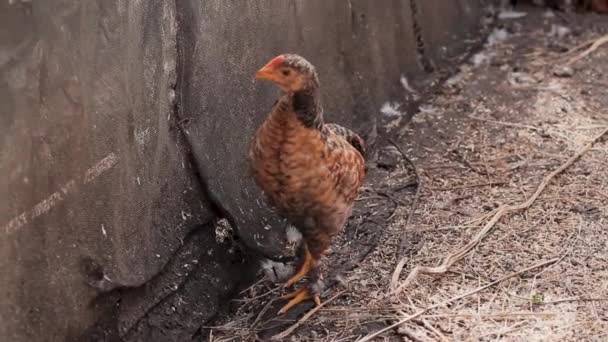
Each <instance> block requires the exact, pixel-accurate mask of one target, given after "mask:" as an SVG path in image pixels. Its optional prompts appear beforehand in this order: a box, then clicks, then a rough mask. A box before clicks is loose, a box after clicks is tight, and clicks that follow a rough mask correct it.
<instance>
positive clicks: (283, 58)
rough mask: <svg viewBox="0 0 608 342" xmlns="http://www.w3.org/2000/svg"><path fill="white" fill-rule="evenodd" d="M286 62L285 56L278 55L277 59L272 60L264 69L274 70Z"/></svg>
mask: <svg viewBox="0 0 608 342" xmlns="http://www.w3.org/2000/svg"><path fill="white" fill-rule="evenodd" d="M284 61H285V56H283V55H278V56H276V57H275V58H273V59H271V60H270V62H268V63H267V64H266V65H265V66H264V67H265V68H272V67H274V66H276V65H279V64H281V63H283V62H284Z"/></svg>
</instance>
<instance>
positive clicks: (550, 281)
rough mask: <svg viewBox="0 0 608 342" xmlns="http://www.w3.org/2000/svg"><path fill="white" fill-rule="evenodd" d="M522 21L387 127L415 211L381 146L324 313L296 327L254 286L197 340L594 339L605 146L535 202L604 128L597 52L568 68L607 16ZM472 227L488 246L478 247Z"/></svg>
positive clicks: (338, 247) (271, 287) (599, 305)
mask: <svg viewBox="0 0 608 342" xmlns="http://www.w3.org/2000/svg"><path fill="white" fill-rule="evenodd" d="M524 11H525V12H526V13H527V15H526V16H524V17H522V18H517V19H504V20H501V21H499V22H498V25H499V26H498V27H497V28H496V29H495V30H494V32H493V33H492V34H491V35H490V37H489V38H488V42H487V43H486V45H485V47H484V48H483V50H482V51H480V52H478V53H476V54H475V55H473V56H472V57H471V58H470V60H469V61H468V62H467V63H465V64H464V65H462V66H461V67H460V71H459V72H458V73H457V74H456V75H454V76H453V77H451V78H450V79H449V80H448V81H447V82H445V84H444V85H443V86H442V87H441V88H440V89H439V91H438V92H437V93H436V94H434V95H433V96H431V97H430V98H429V99H428V100H427V101H426V102H425V103H424V104H423V105H422V106H420V108H419V111H418V112H417V113H416V114H415V115H414V117H413V119H412V121H411V122H409V123H408V124H407V125H406V126H403V125H395V127H394V128H393V131H392V134H394V136H396V137H398V138H397V139H396V140H395V141H396V142H397V145H399V146H400V147H401V150H402V151H403V154H404V155H405V156H407V158H409V159H410V160H411V161H412V162H413V164H415V165H416V169H417V171H418V174H419V184H418V186H419V189H420V192H419V197H416V196H415V193H416V189H417V187H416V180H417V177H416V175H415V172H414V170H413V168H412V167H411V165H410V163H408V162H407V160H406V159H404V158H403V157H402V155H401V153H400V152H399V151H398V149H397V148H395V147H394V146H393V145H391V144H389V143H388V142H387V143H382V144H383V145H382V146H381V148H380V149H379V151H378V153H377V154H376V155H375V156H374V157H373V158H371V159H370V176H369V177H368V180H367V184H366V186H365V189H364V191H363V192H362V194H361V196H360V198H359V199H358V202H357V207H356V209H355V213H354V215H353V218H352V220H351V222H350V223H349V225H348V227H347V229H346V230H345V232H344V234H343V235H342V236H340V238H339V239H338V240H337V241H336V242H335V243H334V244H333V247H332V252H331V253H330V255H329V256H328V258H327V260H325V264H326V265H327V271H328V272H329V273H330V274H331V275H330V276H329V277H330V278H331V279H332V280H330V281H328V285H329V286H328V288H327V290H326V291H325V293H324V294H323V296H322V297H323V300H324V301H325V302H326V304H324V305H323V306H322V307H321V308H320V309H319V310H316V311H314V312H312V314H311V315H309V316H305V317H304V318H301V314H302V313H303V311H308V312H310V308H312V307H313V306H312V304H310V303H308V304H306V305H305V304H303V305H301V307H303V308H304V309H300V311H297V310H296V311H297V313H296V314H299V315H300V316H299V317H296V316H293V315H292V316H286V317H281V316H276V314H275V313H276V309H274V308H275V306H274V305H275V304H276V303H275V302H276V300H275V299H276V297H277V296H278V295H280V294H281V291H283V290H282V289H281V288H280V286H279V285H276V284H275V283H273V282H271V281H269V280H268V277H264V278H261V280H260V281H259V282H258V283H257V284H255V285H254V286H252V287H250V288H248V289H246V290H245V291H243V292H242V294H241V296H240V297H239V298H237V299H235V300H234V302H233V303H231V306H230V312H229V314H228V315H227V316H225V317H223V318H222V319H220V320H218V321H217V322H215V323H214V325H213V326H210V327H206V328H205V329H204V331H203V336H206V337H208V338H209V340H212V341H255V340H266V339H269V338H271V336H275V337H274V339H275V340H279V341H357V340H371V341H468V340H475V341H477V340H479V341H489V340H497V341H524V340H525V341H581V340H586V341H606V340H608V173H607V171H606V169H607V168H608V143H607V142H606V137H603V138H600V139H598V141H597V142H596V144H595V145H593V146H592V147H591V148H590V149H588V150H586V151H584V153H583V154H582V155H581V157H580V158H578V159H576V160H575V161H574V162H573V163H572V165H571V166H569V167H568V168H566V169H565V170H564V171H563V172H558V173H556V174H555V176H554V177H553V178H551V179H550V180H549V182H548V183H547V184H546V186H545V187H543V188H542V189H541V190H542V191H540V192H539V193H538V196H537V197H536V196H533V194H534V193H535V191H537V189H538V188H539V186H540V185H541V183H542V182H543V179H544V178H546V177H548V176H549V175H550V174H551V173H552V171H554V170H557V169H558V168H560V166H562V165H564V164H565V163H566V162H567V161H568V160H569V158H571V157H572V156H574V155H575V154H576V153H577V152H579V151H581V150H583V148H584V147H585V146H586V145H587V144H588V143H590V142H591V141H592V140H593V139H594V138H596V137H597V136H598V135H600V134H601V133H602V132H604V131H605V130H606V129H608V111H606V108H608V43H607V44H605V45H602V46H599V47H598V48H597V49H594V50H593V51H590V53H588V54H587V55H586V56H584V57H583V58H580V59H576V56H580V55H581V54H582V53H584V52H585V50H586V49H588V48H589V47H590V46H592V45H591V43H592V42H594V41H596V40H597V39H598V38H600V37H602V36H605V35H606V34H608V16H599V15H594V14H585V15H583V14H567V13H559V14H555V13H550V12H545V11H544V10H541V9H532V8H526V9H525V10H524ZM598 42H601V41H598ZM585 43H586V44H585ZM404 91H411V88H410V89H409V90H408V89H405V90H404ZM415 198H418V200H417V203H415V205H414V206H412V202H413V201H414V199H415ZM526 201H528V202H531V203H528V204H530V205H529V206H525V207H523V206H522V207H521V208H515V209H516V210H511V211H509V210H507V211H506V212H505V210H504V208H503V206H504V205H519V204H522V203H525V202H526ZM411 208H414V210H413V213H412V215H411V219H410V222H408V217H409V216H410V215H409V213H410V210H411ZM501 208H503V209H502V210H501ZM497 214H498V215H500V216H496V215H497ZM493 217H494V218H497V220H495V224H493V225H492V223H493V222H494V221H492V222H491V219H492V218H493ZM488 222H490V223H488ZM484 226H485V227H486V228H488V230H487V234H481V236H480V235H478V233H479V232H480V231H482V229H483V228H484ZM469 243H471V244H470V246H471V248H470V250H463V247H464V246H466V245H467V244H469ZM459 252H462V253H460V255H459V256H458V257H455V258H453V260H452V259H448V260H447V261H453V263H452V262H449V263H448V264H447V265H446V266H447V267H445V269H444V270H435V271H436V272H435V273H436V274H424V273H420V274H418V276H417V277H415V278H413V279H412V281H411V282H410V283H409V284H405V280H406V278H407V277H408V274H410V272H411V271H412V270H413V269H414V268H415V267H416V266H429V267H434V266H440V265H441V264H442V262H444V260H445V259H446V257H448V256H450V255H451V253H459ZM400 260H403V262H402V263H401V264H400V265H402V266H403V269H402V270H401V271H400V272H395V270H396V268H397V271H398V268H399V267H398V266H400V265H398V263H399V261H400ZM439 271H443V272H439ZM273 310H275V311H273ZM271 311H272V312H271ZM269 312H271V313H270V314H269ZM294 315H295V314H294ZM298 319H300V322H299V323H296V321H297V320H298ZM290 327H295V329H291V330H288V329H290ZM375 333H377V335H373V336H372V335H371V334H375ZM280 334H282V335H280ZM277 335H278V336H277ZM366 336H367V337H366Z"/></svg>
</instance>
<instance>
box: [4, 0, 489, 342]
mask: <svg viewBox="0 0 608 342" xmlns="http://www.w3.org/2000/svg"><path fill="white" fill-rule="evenodd" d="M411 1H415V0H411ZM411 1H406V0H374V1H372V0H349V1H334V2H328V1H325V0H308V1H299V0H289V1H286V0H266V1H246V0H242V1H241V0H240V1H230V2H228V1H222V0H208V1H205V0H176V1H142V2H135V1H120V0H103V1H102V0H97V1H73V0H46V1H36V0H34V1H18V0H16V1H10V2H7V1H3V2H0V135H1V136H2V138H1V139H2V144H1V145H0V151H1V154H0V175H1V177H0V189H1V190H2V196H1V197H0V274H2V277H0V289H2V295H3V296H2V298H3V299H2V305H0V317H1V319H0V337H1V339H2V340H6V341H55V340H63V339H65V338H67V337H73V338H76V339H84V338H85V336H88V337H91V336H96V338H97V339H102V340H103V339H107V338H109V337H108V336H113V338H119V337H120V338H122V339H125V340H145V339H153V340H161V338H160V337H159V336H164V337H166V339H167V340H183V339H184V338H187V337H189V336H191V335H192V334H194V333H195V331H196V330H197V327H198V326H200V325H201V324H203V323H204V321H205V320H206V319H209V318H210V317H211V316H213V314H214V313H215V312H216V311H217V308H218V306H219V303H220V302H221V300H222V298H225V297H226V296H229V295H230V293H231V291H232V290H233V289H234V288H235V286H237V284H238V283H239V282H240V281H247V280H248V278H247V277H244V276H242V274H243V270H251V269H253V268H254V267H253V266H252V265H251V264H250V263H247V260H250V259H252V258H254V257H257V256H260V255H263V256H269V257H280V256H281V255H282V254H283V253H284V251H283V245H282V241H283V231H284V228H285V224H284V222H282V221H280V220H279V219H277V218H276V216H275V215H273V213H272V211H271V210H270V209H269V208H268V207H266V206H265V205H264V203H263V202H262V201H261V199H260V197H259V191H258V190H257V188H256V187H255V186H253V183H252V181H251V178H250V177H249V176H248V174H247V172H246V165H245V159H244V157H245V152H246V148H247V144H248V141H249V139H250V137H251V135H252V132H253V130H254V128H255V127H256V126H257V125H258V124H259V123H260V122H261V121H262V120H263V117H264V115H265V114H266V112H267V110H268V109H269V108H270V106H271V104H272V101H273V100H274V95H275V92H274V90H273V89H271V87H269V86H267V85H263V84H260V83H255V82H253V81H252V76H253V73H254V71H255V70H256V69H257V68H259V67H260V66H261V65H262V64H263V63H264V62H266V61H267V60H268V59H269V58H271V57H273V56H274V55H276V54H279V53H282V52H296V53H300V54H302V55H304V56H306V57H307V58H308V59H309V60H310V61H311V62H313V63H314V64H315V65H316V66H317V68H318V70H319V72H320V75H321V82H322V86H323V89H325V92H324V96H325V98H324V101H325V107H326V111H327V119H328V120H330V121H335V122H339V123H341V124H345V125H347V126H351V127H354V128H357V129H360V130H365V129H367V128H368V127H369V125H370V123H371V122H374V121H376V122H377V121H378V120H380V121H381V117H380V116H378V112H379V108H380V107H381V106H382V104H383V103H384V102H386V101H395V100H398V101H402V102H406V101H407V100H408V97H407V96H406V93H405V92H404V89H403V87H402V85H401V83H400V78H401V77H402V76H404V77H407V78H408V80H410V82H411V83H412V84H413V85H414V86H416V87H421V88H422V87H425V85H426V84H427V83H428V81H429V80H430V79H434V78H436V76H437V74H438V71H441V70H442V68H445V67H446V66H450V65H453V63H454V59H453V57H454V56H456V55H458V54H460V53H461V52H462V51H464V50H465V49H466V48H467V46H468V45H467V43H466V40H468V39H470V38H475V37H478V36H479V22H480V19H481V9H482V5H483V1H482V0H475V1H465V0H459V1H449V2H446V1H439V0H432V1H429V0H424V1H423V0H418V1H415V2H411ZM219 216H226V217H228V219H229V220H230V221H231V223H232V225H233V226H234V227H235V229H236V231H237V233H238V238H239V239H238V243H239V246H238V247H239V248H236V247H235V245H234V243H232V242H230V241H229V242H226V243H224V244H221V243H219V242H217V241H216V240H215V232H214V220H215V219H217V218H218V217H219ZM210 251H215V252H213V253H210ZM243 252H244V254H241V253H243ZM243 259H245V261H243ZM176 260H177V261H176ZM192 260H197V262H196V263H193V262H192ZM185 264H188V265H189V266H188V267H186V268H185V269H184V265H185ZM248 275H251V274H248ZM214 284H215V285H214ZM91 285H93V286H91ZM178 296H190V297H189V298H190V299H192V301H191V304H189V305H185V306H181V308H182V309H181V311H179V312H174V313H167V312H170V311H171V310H169V309H168V308H175V305H177V304H175V303H179V302H180V301H179V300H178V299H179V298H178ZM201 308H204V310H202V309H201ZM193 312H198V316H197V315H193ZM161 313H162V314H161ZM184 317H190V318H189V319H184ZM95 322H97V323H98V324H97V325H94V323H95ZM170 323H171V324H170ZM163 339H164V338H163Z"/></svg>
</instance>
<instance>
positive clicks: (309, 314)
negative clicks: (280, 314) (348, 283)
mask: <svg viewBox="0 0 608 342" xmlns="http://www.w3.org/2000/svg"><path fill="white" fill-rule="evenodd" d="M344 292H346V290H342V291H340V292H338V293H336V294H335V295H333V296H332V297H330V298H329V299H328V300H326V301H324V302H323V303H321V305H317V306H315V307H314V308H313V309H312V310H310V311H308V312H307V313H306V315H304V316H302V318H300V319H299V320H298V321H297V322H296V323H294V324H293V325H292V326H290V327H289V328H287V329H286V330H285V331H283V332H281V333H279V334H276V335H274V336H272V338H271V340H272V341H282V340H283V339H285V338H286V337H287V336H289V335H290V334H291V333H292V332H294V331H295V330H296V329H297V328H298V327H299V326H300V325H302V323H304V322H306V321H307V320H308V319H309V318H310V317H312V316H313V315H314V314H315V313H316V312H317V311H319V310H321V308H322V307H324V306H325V305H327V304H328V303H330V302H331V301H333V300H334V299H336V298H338V297H340V296H341V295H342V294H343V293H344Z"/></svg>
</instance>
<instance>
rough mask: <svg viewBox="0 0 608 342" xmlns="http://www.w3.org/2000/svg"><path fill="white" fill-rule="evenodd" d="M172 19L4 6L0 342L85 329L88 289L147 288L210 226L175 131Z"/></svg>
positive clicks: (112, 5) (60, 6)
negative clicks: (101, 282) (183, 244)
mask: <svg viewBox="0 0 608 342" xmlns="http://www.w3.org/2000/svg"><path fill="white" fill-rule="evenodd" d="M175 14H176V12H175V5H174V3H172V2H171V1H149V2H148V1H145V2H132V1H118V0H116V1H114V0H111V1H110V0H104V1H60V0H47V1H31V2H20V1H15V3H14V4H9V2H7V1H1V2H0V27H1V29H0V89H1V91H0V104H1V105H0V118H1V120H0V122H1V123H2V125H1V126H0V137H1V139H2V140H1V141H2V145H1V147H0V151H1V154H0V155H1V159H0V174H1V177H0V189H2V196H1V197H0V274H2V276H1V277H0V289H2V304H1V305H0V317H2V319H1V322H0V336H1V337H2V338H1V339H2V340H3V341H52V340H60V339H61V338H62V337H63V336H65V335H66V333H67V332H68V331H71V330H76V331H78V330H82V329H83V328H84V327H86V326H87V325H88V324H90V323H91V322H93V321H94V320H95V319H96V317H95V314H94V312H93V311H92V310H91V309H90V307H89V301H90V299H92V298H93V297H94V296H96V295H97V291H95V290H93V289H92V288H90V287H89V286H87V285H85V281H95V280H96V279H97V278H99V277H101V276H103V275H105V276H106V277H107V278H109V279H111V280H112V281H113V282H114V283H116V284H117V285H128V286H135V285H139V284H142V283H144V282H146V281H147V280H148V279H150V278H151V277H152V276H153V275H154V274H156V273H158V271H159V270H160V269H161V267H162V266H163V265H164V264H165V263H166V262H167V261H168V259H169V257H170V256H171V254H173V251H174V250H175V249H176V248H177V247H178V246H179V244H180V239H181V238H183V237H184V236H185V235H186V233H187V232H188V231H189V229H191V227H192V226H194V225H196V224H197V223H203V222H207V221H208V220H209V219H210V213H209V211H208V209H207V208H208V204H207V202H206V200H205V198H204V197H203V194H202V192H201V191H200V189H199V185H198V183H197V181H196V179H195V178H194V177H193V172H192V165H190V164H189V160H188V155H187V153H186V152H187V150H186V148H185V147H186V146H187V145H186V144H185V143H184V140H183V138H182V136H181V133H180V132H179V130H178V129H176V125H175V123H176V121H177V118H176V116H175V114H174V112H173V101H174V90H173V89H172V87H173V86H174V84H175V80H176V74H175V67H176V47H175V43H176V27H177V26H176V25H177V23H176V20H175V18H176V16H175ZM95 264H97V265H98V266H95ZM85 271H86V272H85ZM87 273H88V274H87ZM108 286H110V287H111V286H113V285H111V284H108Z"/></svg>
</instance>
